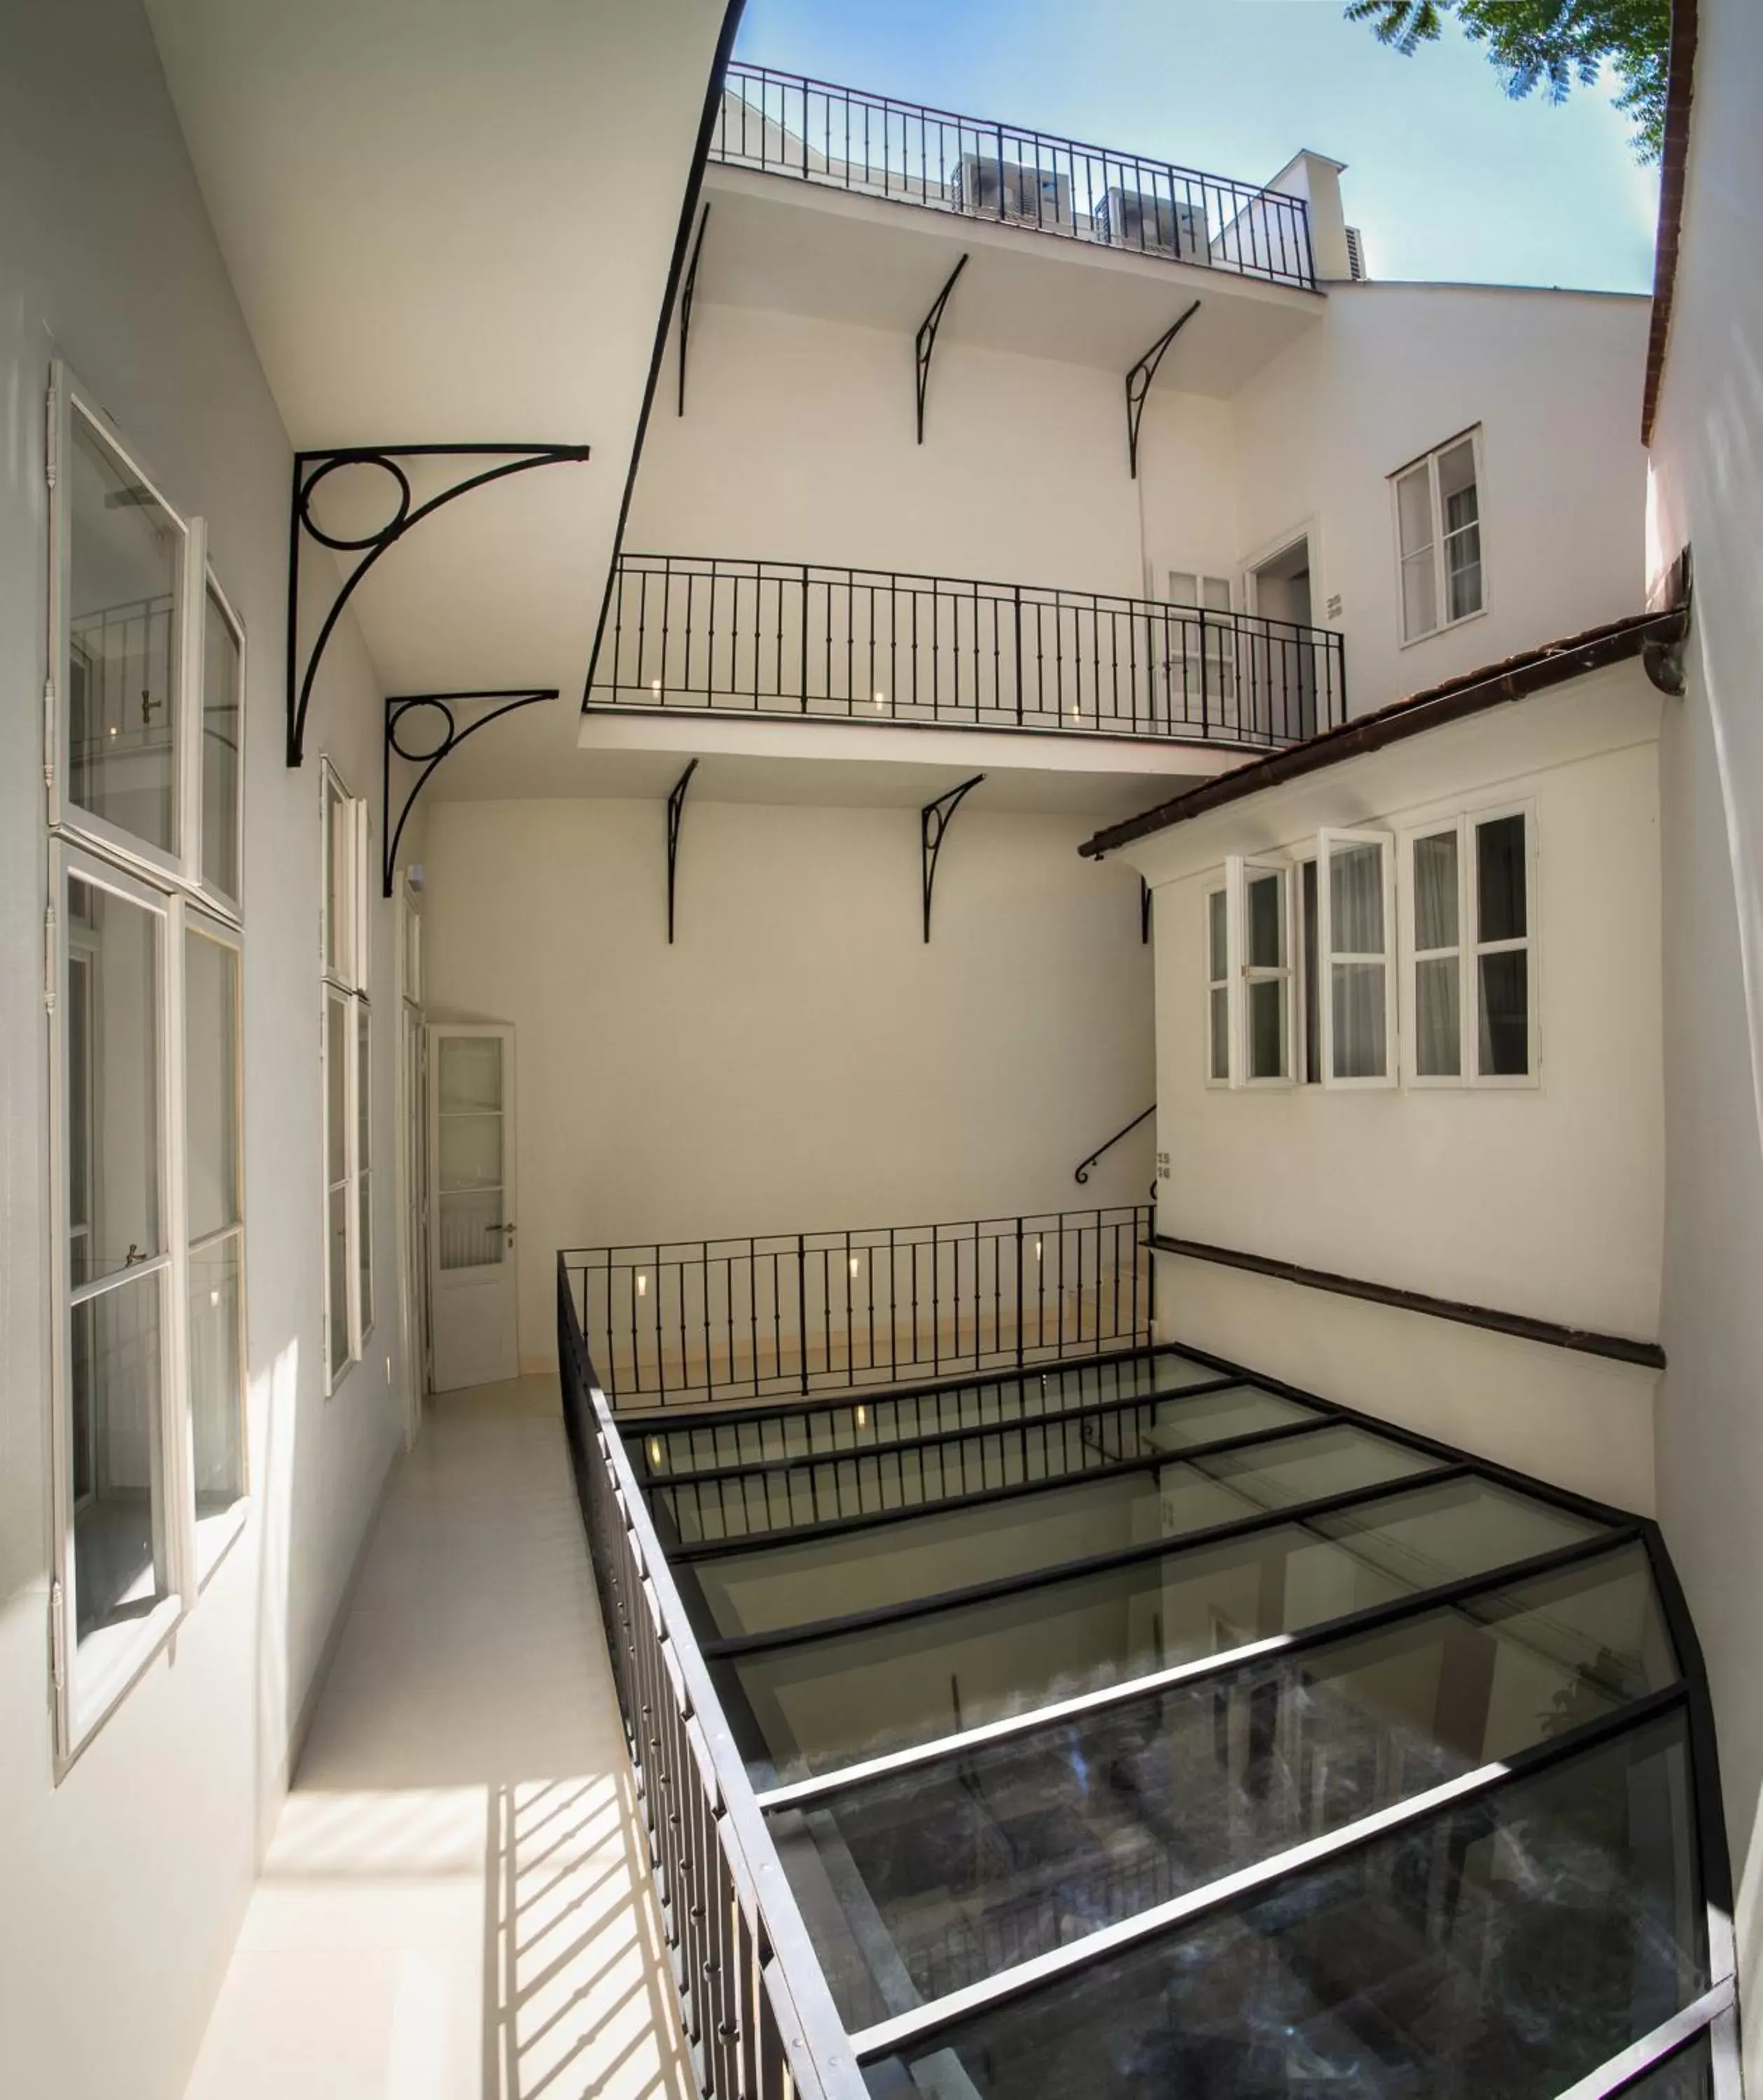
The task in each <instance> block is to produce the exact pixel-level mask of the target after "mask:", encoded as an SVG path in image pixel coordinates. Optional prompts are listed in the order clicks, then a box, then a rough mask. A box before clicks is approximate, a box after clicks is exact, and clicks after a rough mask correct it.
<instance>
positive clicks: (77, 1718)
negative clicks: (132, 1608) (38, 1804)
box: [55, 1595, 183, 1784]
mask: <svg viewBox="0 0 1763 2100" xmlns="http://www.w3.org/2000/svg"><path fill="white" fill-rule="evenodd" d="M181 1617H183V1599H182V1598H181V1597H178V1596H176V1595H173V1596H170V1597H161V1599H159V1601H158V1603H157V1604H155V1605H154V1607H153V1608H152V1611H151V1612H148V1615H147V1617H145V1618H143V1619H135V1620H132V1621H130V1622H129V1623H128V1624H126V1625H125V1626H106V1627H103V1628H101V1629H100V1630H99V1631H98V1632H96V1633H93V1634H88V1635H87V1636H86V1639H84V1640H83V1641H82V1642H81V1643H79V1645H78V1647H77V1648H76V1649H75V1650H74V1652H73V1657H71V1659H70V1661H69V1663H68V1695H67V1740H66V1742H65V1743H64V1745H63V1746H62V1748H61V1750H60V1754H59V1755H58V1756H57V1758H56V1759H55V1779H56V1781H57V1783H58V1784H59V1783H60V1780H62V1779H63V1778H64V1776H66V1774H67V1773H68V1771H70V1770H71V1769H72V1767H73V1764H74V1763H75V1762H76V1760H77V1758H79V1757H80V1756H81V1755H82V1753H83V1752H84V1750H85V1749H86V1745H87V1744H88V1743H90V1742H91V1740H92V1738H93V1737H94V1736H95V1735H96V1734H97V1732H98V1731H99V1729H100V1728H101V1727H103V1726H104V1723H105V1722H106V1721H108V1719H109V1718H110V1716H111V1715H112V1714H113V1713H115V1711H116V1710H117V1707H118V1706H120V1705H122V1701H123V1699H124V1698H125V1697H126V1695H127V1694H128V1693H129V1692H130V1691H131V1690H132V1689H133V1688H134V1687H135V1683H137V1682H138V1680H139V1679H140V1677H141V1676H142V1675H143V1674H144V1672H145V1671H146V1670H147V1669H148V1665H150V1664H151V1663H152V1661H153V1659H154V1657H156V1656H157V1654H158V1653H159V1651H160V1650H161V1648H163V1647H164V1646H165V1644H166V1642H167V1641H168V1640H169V1639H170V1637H171V1635H172V1634H173V1632H174V1631H175V1629H176V1627H177V1624H178V1621H179V1619H180V1618H181Z"/></svg>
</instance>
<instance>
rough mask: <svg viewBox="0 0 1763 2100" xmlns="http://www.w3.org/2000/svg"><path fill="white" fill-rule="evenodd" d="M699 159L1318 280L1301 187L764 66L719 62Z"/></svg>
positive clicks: (1204, 261) (1211, 264) (1274, 276)
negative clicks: (1264, 184)
mask: <svg viewBox="0 0 1763 2100" xmlns="http://www.w3.org/2000/svg"><path fill="white" fill-rule="evenodd" d="M710 158H711V159H712V160H713V161H722V163H723V164H724V165H727V166H729V167H736V168H753V169H757V170H760V171H761V172H762V173H764V174H778V175H793V176H794V177H795V178H796V179H798V181H802V182H807V183H819V184H821V185H823V186H824V187H825V188H832V189H841V190H849V191H853V192H857V193H858V194H859V195H862V196H875V197H886V198H889V199H891V200H894V201H897V202H900V203H904V204H915V205H924V206H927V207H928V208H930V210H935V211H947V212H958V213H961V214H964V215H965V216H966V217H969V218H989V219H993V220H996V221H997V222H999V223H1002V224H1004V225H1007V226H1018V227H1027V228H1028V229H1030V230H1031V231H1033V232H1040V233H1049V234H1055V235H1060V236H1063V237H1064V238H1066V239H1067V240H1087V241H1091V242H1094V243H1095V244H1097V245H1099V246H1102V247H1107V248H1120V249H1130V250H1133V252H1135V253H1137V254H1143V255H1155V256H1158V257H1160V258H1163V259H1164V260H1165V261H1168V262H1188V263H1195V264H1198V265H1200V267H1204V268H1208V269H1213V270H1227V271H1233V272H1235V274H1237V275H1239V276H1249V277H1260V278H1263V279H1266V280H1268V281H1270V282H1271V283H1274V284H1279V285H1297V286H1299V287H1301V288H1302V289H1306V290H1308V289H1314V287H1315V281H1316V266H1315V257H1314V255H1313V254H1312V252H1311V248H1310V214H1309V211H1308V210H1307V208H1306V205H1305V202H1304V200H1303V199H1302V198H1301V197H1295V196H1285V195H1284V193H1283V192H1279V191H1278V190H1270V189H1266V188H1261V186H1260V185H1258V184H1257V183H1238V182H1232V181H1231V180H1229V179H1227V178H1226V177H1224V176H1222V175H1207V174H1200V172H1199V171H1198V170H1195V169H1193V168H1182V167H1175V166H1172V165H1170V164H1169V162H1168V161H1152V160H1147V159H1145V158H1144V157H1142V156H1141V155H1139V154H1137V153H1116V152H1109V151H1108V150H1107V148H1104V147H1101V146H1085V145H1080V143H1078V142H1077V141H1076V139H1059V138H1055V137H1054V136H1053V135H1051V134H1049V133H1048V132H1045V131H1040V130H1035V129H1033V128H1032V126H1023V125H1019V124H1004V123H1000V122H997V121H994V120H991V119H988V118H983V117H957V116H955V115H953V114H952V113H950V112H949V111H948V110H943V109H930V108H925V107H924V106H923V105H922V104H918V103H912V102H897V101H895V99H893V98H892V97H891V96H889V95H869V94H866V93H864V91H863V90H860V89H857V88H850V87H835V86H832V85H830V84H829V83H828V82H825V81H819V80H809V79H804V78H803V77H801V76H800V75H798V74H795V73H776V72H774V71H773V70H772V69H771V68H770V67H768V66H756V65H746V64H740V63H738V62H737V63H736V64H732V65H731V66H730V67H729V68H728V73H727V78H726V80H725V82H724V86H723V93H722V107H721V109H720V111H719V112H718V117H717V121H716V127H715V130H714V132H713V133H712V135H711V139H710Z"/></svg>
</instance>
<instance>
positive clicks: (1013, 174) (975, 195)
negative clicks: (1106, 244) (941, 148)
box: [954, 153, 1071, 227]
mask: <svg viewBox="0 0 1763 2100" xmlns="http://www.w3.org/2000/svg"><path fill="white" fill-rule="evenodd" d="M954 204H955V208H956V210H957V211H970V212H972V213H974V215H975V216H976V217H979V218H1001V219H1005V220H1008V221H1009V222H1010V223H1011V224H1013V225H1015V226H1063V227H1069V226H1070V225H1071V177H1070V176H1069V175H1068V174H1058V173H1056V172H1055V171H1054V170H1053V169H1051V168H1031V167H1029V166H1027V165H1026V164H1025V163H1024V162H1023V161H1001V160H998V159H996V158H995V157H992V155H989V154H986V153H963V154H962V156H961V171H960V173H959V174H957V177H956V179H955V192H954Z"/></svg>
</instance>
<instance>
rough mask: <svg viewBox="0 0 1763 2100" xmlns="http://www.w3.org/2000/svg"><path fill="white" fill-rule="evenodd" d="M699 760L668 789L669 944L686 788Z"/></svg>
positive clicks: (693, 761) (671, 939)
mask: <svg viewBox="0 0 1763 2100" xmlns="http://www.w3.org/2000/svg"><path fill="white" fill-rule="evenodd" d="M697 770H698V761H697V760H696V759H693V760H692V763H691V764H690V765H688V766H687V768H686V770H685V771H684V772H683V773H682V774H680V776H679V778H678V779H677V780H676V781H675V782H674V784H673V786H672V787H670V788H669V790H668V795H667V945H668V946H669V947H672V946H673V945H674V882H675V880H677V879H678V873H679V832H680V827H681V825H682V824H683V823H684V822H685V817H686V790H687V788H688V787H690V786H691V785H692V774H694V773H696V771H697Z"/></svg>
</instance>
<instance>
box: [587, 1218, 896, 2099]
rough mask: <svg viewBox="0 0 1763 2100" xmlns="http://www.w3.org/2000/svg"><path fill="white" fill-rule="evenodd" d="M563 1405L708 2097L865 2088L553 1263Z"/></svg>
mask: <svg viewBox="0 0 1763 2100" xmlns="http://www.w3.org/2000/svg"><path fill="white" fill-rule="evenodd" d="M557 1326H558V1338H557V1339H558V1357H559V1365H560V1367H561V1372H562V1380H563V1419H564V1425H565V1427H566V1429H567V1430H568V1436H569V1446H570V1454H571V1457H572V1461H573V1463H574V1467H575V1476H576V1486H577V1493H578V1494H579V1495H580V1497H581V1511H582V1516H583V1519H584V1520H585V1524H586V1528H587V1534H588V1546H589V1551H590V1556H591V1558H592V1560H593V1564H594V1583H595V1586H596V1589H597V1590H598V1591H599V1600H600V1610H601V1613H602V1616H603V1619H604V1621H605V1625H606V1639H607V1647H608V1652H609V1654H610V1657H611V1661H612V1680H613V1683H614V1685H615V1687H616V1690H617V1694H618V1705H619V1710H620V1713H621V1714H622V1716H623V1718H624V1723H625V1743H626V1746H627V1748H628V1749H629V1752H630V1762H631V1768H632V1771H633V1773H634V1777H635V1780H636V1787H637V1799H638V1810H639V1813H640V1815H641V1816H642V1820H643V1829H644V1831H645V1833H646V1834H647V1841H648V1853H649V1860H648V1864H649V1868H650V1871H651V1873H652V1876H653V1878H654V1882H655V1889H656V1896H657V1899H658V1900H659V1903H660V1905H661V1921H662V1926H663V1930H664V1932H665V1936H666V1941H667V1948H668V1952H669V1957H670V1961H671V1965H672V1969H673V1974H674V1988H675V1992H676V1994H677V1996H678V2001H679V2010H680V2018H681V2022H682V2025H683V2030H684V2035H685V2040H686V2043H687V2047H688V2048H689V2049H690V2051H691V2053H692V2067H693V2070H694V2071H695V2072H696V2077H697V2081H698V2087H699V2090H700V2092H701V2093H703V2094H704V2095H705V2100H864V2093H865V2088H864V2080H863V2078H862V2075H861V2074H860V2073H859V2071H858V2069H857V2066H856V2061H855V2058H854V2057H853V2055H852V2054H851V2045H850V2042H849V2040H847V2039H846V2034H845V2030H844V2027H843V2024H842V2022H841V2021H840V2019H839V2017H838V2014H837V2011H836V2010H835V2009H834V2007H833V2000H832V1995H831V1993H830V1992H829V1991H828V1988H827V1984H826V1980H825V1978H824V1974H822V1972H821V1969H820V1964H819V1962H818V1961H817V1960H816V1959H815V1953H814V1950H813V1948H812V1947H811V1944H810V1942H809V1939H808V1935H807V1931H806V1928H805V1926H803V1924H802V1919H801V1917H800V1915H799V1913H798V1911H797V1908H796V1904H795V1899H794V1898H793V1895H791V1893H790V1890H789V1883H788V1882H787V1881H786V1880H785V1878H784V1871H783V1868H782V1867H781V1866H780V1864H779V1863H778V1860H777V1855H776V1851H775V1848H774V1846H773V1845H772V1842H771V1838H770V1836H769V1834H768V1833H767V1830H766V1828H765V1823H764V1819H763V1817H762V1815H760V1813H759V1810H758V1806H757V1803H756V1802H755V1800H754V1798H753V1788H752V1785H751V1782H750V1781H749V1779H748V1777H747V1772H746V1768H745V1766H744V1764H743V1763H742V1762H741V1758H740V1753H739V1751H738V1750H737V1749H736V1745H735V1744H734V1741H733V1739H732V1738H731V1736H730V1735H729V1732H728V1726H727V1723H726V1722H725V1721H724V1719H723V1718H722V1712H721V1710H720V1708H719V1707H718V1704H717V1701H716V1696H715V1694H714V1692H713V1691H712V1689H711V1687H710V1683H709V1674H708V1672H707V1671H706V1670H705V1664H704V1659H703V1657H702V1656H701V1655H700V1652H699V1651H698V1646H697V1643H696V1641H695V1640H694V1639H693V1638H692V1633H691V1630H690V1627H689V1626H688V1624H687V1618H686V1614H685V1609H684V1607H683V1605H682V1604H681V1603H680V1600H679V1595H678V1591H677V1590H676V1589H675V1588H674V1580H673V1577H672V1575H671V1574H670V1573H669V1570H668V1567H667V1564H666V1561H665V1558H664V1556H663V1555H662V1553H661V1547H660V1546H659V1544H658V1543H657V1542H656V1537H655V1533H654V1529H653V1527H652V1524H651V1522H650V1520H649V1515H648V1512H647V1510H646V1509H645V1507H643V1497H642V1494H641V1493H640V1492H639V1490H638V1487H637V1485H636V1482H635V1480H634V1477H633V1476H632V1475H631V1472H630V1462H629V1460H628V1459H627V1458H626V1457H625V1452H624V1448H623V1444H622V1441H621V1438H620V1436H619V1435H618V1432H617V1431H616V1429H615V1428H614V1427H612V1418H611V1414H610V1411H609V1410H608V1406H607V1402H606V1399H605V1396H604V1395H603V1393H602V1392H601V1391H600V1389H599V1382H598V1380H597V1379H596V1377H595V1375H594V1365H593V1362H592V1360H591V1358H590V1357H589V1355H588V1352H587V1349H586V1347H585V1343H584V1341H583V1339H582V1333H581V1325H580V1322H579V1321H577V1317H576V1307H575V1300H574V1298H573V1295H572V1292H571V1290H570V1286H569V1283H568V1278H567V1277H565V1276H564V1274H563V1268H562V1264H561V1261H560V1260H559V1273H558V1304H557Z"/></svg>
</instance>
